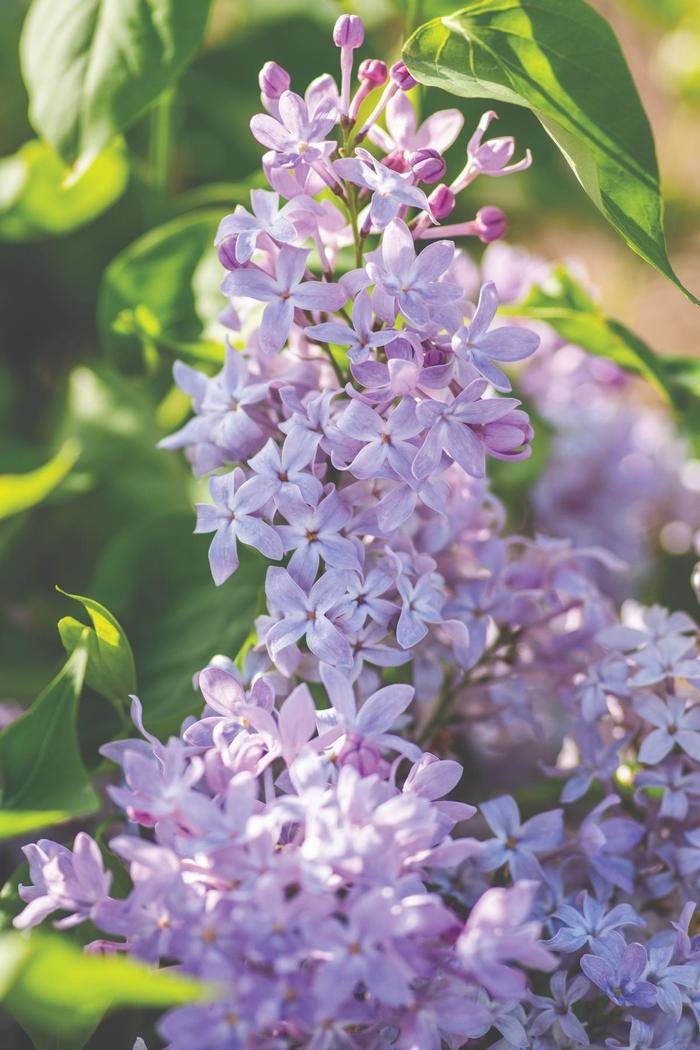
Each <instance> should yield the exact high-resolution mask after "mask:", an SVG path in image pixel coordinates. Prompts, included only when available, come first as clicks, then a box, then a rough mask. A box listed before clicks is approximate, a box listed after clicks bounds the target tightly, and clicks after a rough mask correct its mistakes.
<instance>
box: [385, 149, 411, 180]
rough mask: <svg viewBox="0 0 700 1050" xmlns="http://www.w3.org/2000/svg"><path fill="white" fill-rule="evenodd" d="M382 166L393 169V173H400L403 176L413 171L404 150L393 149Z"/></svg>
mask: <svg viewBox="0 0 700 1050" xmlns="http://www.w3.org/2000/svg"><path fill="white" fill-rule="evenodd" d="M382 164H383V165H384V167H385V168H391V170H392V171H398V172H400V173H401V174H402V175H404V174H405V173H406V172H407V171H410V170H411V167H410V165H409V163H408V160H407V159H406V154H405V153H404V151H403V150H402V149H393V150H392V151H391V153H387V155H386V157H385V158H384V160H383V161H382Z"/></svg>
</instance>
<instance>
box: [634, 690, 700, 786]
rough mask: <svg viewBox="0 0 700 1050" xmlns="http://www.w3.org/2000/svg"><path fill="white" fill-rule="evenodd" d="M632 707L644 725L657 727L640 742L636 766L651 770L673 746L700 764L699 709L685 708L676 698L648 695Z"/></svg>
mask: <svg viewBox="0 0 700 1050" xmlns="http://www.w3.org/2000/svg"><path fill="white" fill-rule="evenodd" d="M632 681H634V679H632ZM634 706H635V710H636V711H637V714H639V715H641V717H642V718H643V719H644V720H645V721H646V722H649V723H650V724H651V725H653V726H657V727H658V728H657V729H653V730H652V732H651V733H650V734H649V736H647V737H645V738H644V740H643V741H642V746H641V747H640V749H639V761H640V762H644V763H645V764H646V765H648V766H655V765H657V764H658V763H659V762H661V761H662V760H663V759H664V758H665V757H666V755H668V754H669V753H670V752H671V751H672V750H673V748H674V746H675V745H678V747H679V748H680V749H681V750H682V751H685V753H686V754H687V755H690V757H691V758H694V759H696V760H697V761H699V762H700V705H696V706H695V707H687V705H686V702H685V700H682V699H681V698H680V697H677V696H669V697H668V698H667V699H666V701H663V700H661V699H660V698H659V697H658V696H654V695H653V694H652V693H649V694H648V695H646V696H642V697H640V698H639V699H638V700H636V701H635V705H634Z"/></svg>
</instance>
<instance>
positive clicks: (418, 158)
mask: <svg viewBox="0 0 700 1050" xmlns="http://www.w3.org/2000/svg"><path fill="white" fill-rule="evenodd" d="M408 163H409V165H410V167H411V170H412V171H413V174H414V175H415V177H416V179H417V180H418V182H427V183H428V185H432V184H433V183H435V182H439V181H440V179H441V178H442V177H443V176H444V174H445V172H446V171H447V164H445V161H444V158H443V156H442V154H441V153H440V152H439V150H436V149H427V148H426V149H418V150H415V151H414V152H413V153H410V154H409V156H408Z"/></svg>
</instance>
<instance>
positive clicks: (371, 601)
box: [339, 568, 398, 630]
mask: <svg viewBox="0 0 700 1050" xmlns="http://www.w3.org/2000/svg"><path fill="white" fill-rule="evenodd" d="M393 586H394V578H393V577H392V576H391V575H390V574H389V573H388V572H385V571H384V570H383V569H381V568H372V569H370V570H369V572H368V573H367V574H366V576H362V575H361V574H359V575H354V576H352V577H350V579H349V581H348V587H347V600H346V603H345V605H344V606H343V608H342V610H340V612H339V616H340V618H342V619H343V620H344V621H346V622H347V623H348V625H349V626H350V627H351V628H352V629H353V630H360V629H361V628H362V627H363V626H364V623H365V620H366V619H367V617H368V616H369V617H370V619H371V620H373V621H374V622H375V623H377V624H379V625H381V626H382V627H384V628H386V626H387V624H388V623H389V620H390V619H391V618H392V616H394V614H395V613H396V612H397V611H398V607H397V606H396V604H395V603H394V602H392V601H389V600H388V599H386V598H383V597H382V595H384V594H386V593H387V592H388V591H390V590H391V589H392V588H393Z"/></svg>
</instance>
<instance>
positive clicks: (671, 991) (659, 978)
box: [644, 941, 698, 1022]
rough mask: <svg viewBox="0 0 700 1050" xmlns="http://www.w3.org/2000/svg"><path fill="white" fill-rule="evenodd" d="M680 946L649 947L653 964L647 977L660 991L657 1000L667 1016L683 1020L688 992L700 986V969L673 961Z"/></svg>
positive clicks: (652, 944)
mask: <svg viewBox="0 0 700 1050" xmlns="http://www.w3.org/2000/svg"><path fill="white" fill-rule="evenodd" d="M675 952H676V945H675V943H674V942H673V941H671V943H670V944H663V943H658V944H654V943H653V942H652V943H650V944H649V945H648V953H649V964H648V966H647V969H646V972H645V974H644V976H645V978H646V980H647V981H649V982H650V983H651V984H653V985H654V986H655V988H656V1001H657V1003H658V1005H659V1008H660V1009H661V1010H663V1012H664V1013H665V1014H670V1016H671V1017H673V1018H674V1020H675V1021H677V1022H678V1021H680V1019H681V1014H682V1012H683V1005H684V1003H685V1002H686V1001H687V996H688V992H691V991H694V990H695V989H696V988H697V983H698V970H697V967H695V966H693V965H688V964H685V965H683V964H681V965H679V964H677V963H675V964H674V962H673V958H674V955H675Z"/></svg>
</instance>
